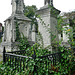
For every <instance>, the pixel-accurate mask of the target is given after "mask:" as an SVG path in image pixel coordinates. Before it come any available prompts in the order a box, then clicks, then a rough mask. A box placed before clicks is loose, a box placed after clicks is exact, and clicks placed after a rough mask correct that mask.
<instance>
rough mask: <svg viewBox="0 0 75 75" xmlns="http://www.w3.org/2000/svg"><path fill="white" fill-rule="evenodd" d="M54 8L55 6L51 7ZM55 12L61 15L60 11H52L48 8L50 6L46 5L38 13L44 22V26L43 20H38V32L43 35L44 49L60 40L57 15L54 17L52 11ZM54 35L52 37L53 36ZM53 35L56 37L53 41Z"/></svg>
mask: <svg viewBox="0 0 75 75" xmlns="http://www.w3.org/2000/svg"><path fill="white" fill-rule="evenodd" d="M51 7H53V6H51ZM51 10H55V12H57V13H56V14H57V15H59V13H60V11H59V10H57V9H55V8H54V7H53V9H51V8H50V7H48V5H45V6H43V7H41V8H40V10H38V11H37V12H36V13H37V14H38V15H40V17H41V19H42V21H44V23H45V24H46V25H44V24H42V22H41V20H40V19H39V20H38V30H39V32H40V33H41V34H42V37H43V42H44V47H47V46H48V45H51V46H52V44H53V43H55V41H59V38H58V31H57V29H56V25H57V15H56V14H55V15H53V14H52V13H51V12H50V11H51ZM51 33H52V35H51ZM53 35H55V36H56V39H55V40H54V41H52V38H53Z"/></svg>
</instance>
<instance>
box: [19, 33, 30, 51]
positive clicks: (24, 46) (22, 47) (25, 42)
mask: <svg viewBox="0 0 75 75" xmlns="http://www.w3.org/2000/svg"><path fill="white" fill-rule="evenodd" d="M18 42H19V44H18V48H19V49H20V50H25V49H27V48H28V47H30V45H29V42H28V39H27V38H26V37H25V36H24V35H23V34H22V37H20V39H19V40H18Z"/></svg>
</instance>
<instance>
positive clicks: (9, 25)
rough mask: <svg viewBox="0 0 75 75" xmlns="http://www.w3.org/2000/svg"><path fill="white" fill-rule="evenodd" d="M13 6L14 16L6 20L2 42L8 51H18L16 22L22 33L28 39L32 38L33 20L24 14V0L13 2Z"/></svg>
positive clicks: (14, 0)
mask: <svg viewBox="0 0 75 75" xmlns="http://www.w3.org/2000/svg"><path fill="white" fill-rule="evenodd" d="M11 4H12V14H11V16H10V17H9V18H7V19H6V20H5V25H4V39H3V42H2V46H3V47H4V46H5V47H6V49H7V50H13V48H14V49H16V46H15V45H16V44H15V43H16V41H15V40H16V22H17V23H18V25H19V30H20V32H21V33H23V34H24V35H25V36H26V37H27V38H30V37H29V29H30V24H31V20H30V19H29V18H27V17H26V16H25V15H24V13H23V8H24V0H12V3H11ZM14 44H15V45H14Z"/></svg>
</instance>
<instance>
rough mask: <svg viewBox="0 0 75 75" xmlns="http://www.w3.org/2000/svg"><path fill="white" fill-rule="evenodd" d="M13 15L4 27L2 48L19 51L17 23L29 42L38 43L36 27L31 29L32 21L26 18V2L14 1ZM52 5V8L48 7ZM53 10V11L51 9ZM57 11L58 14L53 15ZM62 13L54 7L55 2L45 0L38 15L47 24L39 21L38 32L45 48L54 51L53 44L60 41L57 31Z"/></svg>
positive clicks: (22, 0) (21, 0)
mask: <svg viewBox="0 0 75 75" xmlns="http://www.w3.org/2000/svg"><path fill="white" fill-rule="evenodd" d="M11 4H12V14H11V16H10V17H9V18H7V19H6V20H5V25H4V28H5V29H4V30H5V31H4V39H3V42H2V46H3V47H4V46H5V47H6V49H7V50H15V49H17V46H16V44H17V42H16V41H15V40H16V22H17V23H18V25H19V30H20V32H21V33H23V34H24V36H26V37H27V38H28V40H29V41H34V42H38V41H36V39H37V37H38V34H37V33H36V30H35V25H33V29H32V30H30V28H31V20H30V19H29V18H27V17H25V15H24V13H23V10H24V0H12V3H11ZM48 5H50V7H48ZM51 8H53V9H51ZM53 10H54V11H55V12H56V13H55V14H53V12H50V11H53ZM59 13H60V11H59V10H57V9H55V8H54V7H53V0H44V6H43V7H41V8H40V10H37V12H36V14H38V15H40V17H41V19H42V20H43V21H44V23H45V24H46V25H45V26H44V25H43V24H42V23H41V21H40V20H38V31H39V32H40V33H41V35H42V40H43V44H44V47H47V46H48V45H50V46H51V49H50V50H52V43H55V40H56V41H58V31H57V29H56V25H57V15H59ZM51 33H52V34H53V35H56V39H55V40H54V41H52V38H53V36H52V35H51Z"/></svg>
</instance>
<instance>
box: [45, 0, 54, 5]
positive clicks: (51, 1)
mask: <svg viewBox="0 0 75 75" xmlns="http://www.w3.org/2000/svg"><path fill="white" fill-rule="evenodd" d="M44 5H51V6H53V0H44Z"/></svg>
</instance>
